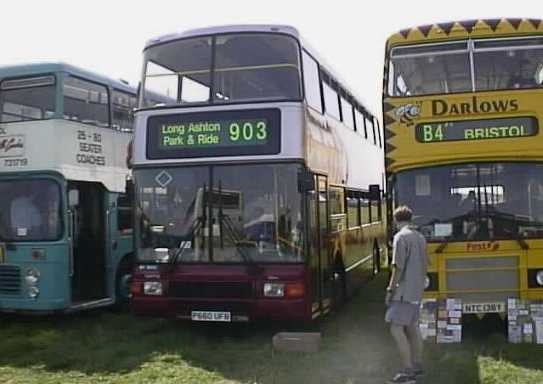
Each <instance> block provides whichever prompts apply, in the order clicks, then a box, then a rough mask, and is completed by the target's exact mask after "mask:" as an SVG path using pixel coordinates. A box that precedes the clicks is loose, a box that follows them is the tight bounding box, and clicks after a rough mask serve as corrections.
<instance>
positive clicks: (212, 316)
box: [191, 311, 232, 322]
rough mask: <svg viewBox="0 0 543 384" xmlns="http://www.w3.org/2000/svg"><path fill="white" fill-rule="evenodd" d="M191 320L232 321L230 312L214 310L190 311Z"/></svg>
mask: <svg viewBox="0 0 543 384" xmlns="http://www.w3.org/2000/svg"><path fill="white" fill-rule="evenodd" d="M191 319H192V321H224V322H230V321H232V316H231V314H230V312H216V311H192V312H191Z"/></svg>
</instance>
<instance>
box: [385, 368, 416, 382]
mask: <svg viewBox="0 0 543 384" xmlns="http://www.w3.org/2000/svg"><path fill="white" fill-rule="evenodd" d="M416 382H417V381H416V379H415V376H414V375H413V374H412V373H411V372H406V371H400V372H398V373H397V374H396V375H394V377H393V378H392V379H390V380H389V381H387V383H388V384H416Z"/></svg>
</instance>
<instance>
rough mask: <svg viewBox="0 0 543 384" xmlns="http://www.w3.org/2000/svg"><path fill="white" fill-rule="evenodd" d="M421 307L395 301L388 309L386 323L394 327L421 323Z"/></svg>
mask: <svg viewBox="0 0 543 384" xmlns="http://www.w3.org/2000/svg"><path fill="white" fill-rule="evenodd" d="M419 311H420V309H419V305H418V304H412V303H406V302H403V301H393V302H391V303H390V305H389V306H388V308H387V312H386V314H385V321H386V322H387V323H392V324H394V325H402V326H407V325H411V324H414V323H416V322H418V321H419Z"/></svg>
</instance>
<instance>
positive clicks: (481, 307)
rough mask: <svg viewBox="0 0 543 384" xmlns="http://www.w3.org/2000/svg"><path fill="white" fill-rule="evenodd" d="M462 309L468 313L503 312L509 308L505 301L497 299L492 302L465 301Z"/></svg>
mask: <svg viewBox="0 0 543 384" xmlns="http://www.w3.org/2000/svg"><path fill="white" fill-rule="evenodd" d="M462 311H463V312H464V314H466V313H502V312H506V311H507V308H506V306H505V302H504V301H496V302H492V303H464V304H463V305H462Z"/></svg>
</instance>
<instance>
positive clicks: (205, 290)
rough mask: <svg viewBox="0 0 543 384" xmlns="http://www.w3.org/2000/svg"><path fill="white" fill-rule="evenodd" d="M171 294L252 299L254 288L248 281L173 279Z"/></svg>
mask: <svg viewBox="0 0 543 384" xmlns="http://www.w3.org/2000/svg"><path fill="white" fill-rule="evenodd" d="M169 294H170V295H171V296H173V297H182V298H190V299H193V298H198V299H250V298H252V297H253V288H252V284H251V283H247V282H206V281H203V282H200V281H172V282H171V283H170V286H169Z"/></svg>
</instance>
